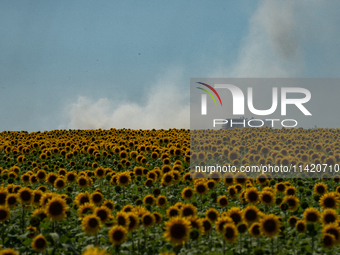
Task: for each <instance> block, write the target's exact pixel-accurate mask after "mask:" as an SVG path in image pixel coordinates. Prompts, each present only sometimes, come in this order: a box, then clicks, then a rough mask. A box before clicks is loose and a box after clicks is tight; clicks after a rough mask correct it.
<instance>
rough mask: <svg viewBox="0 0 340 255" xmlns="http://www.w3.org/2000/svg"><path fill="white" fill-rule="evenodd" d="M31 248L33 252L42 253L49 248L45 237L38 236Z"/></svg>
mask: <svg viewBox="0 0 340 255" xmlns="http://www.w3.org/2000/svg"><path fill="white" fill-rule="evenodd" d="M31 247H32V249H33V250H35V251H37V252H42V251H44V250H45V249H46V247H47V240H46V238H45V237H44V236H43V235H37V236H36V237H35V238H34V239H33V241H32V244H31Z"/></svg>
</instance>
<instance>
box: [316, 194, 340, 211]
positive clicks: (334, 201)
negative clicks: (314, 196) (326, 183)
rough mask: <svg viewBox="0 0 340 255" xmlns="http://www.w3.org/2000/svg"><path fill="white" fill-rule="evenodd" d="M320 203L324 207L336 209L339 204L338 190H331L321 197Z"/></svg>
mask: <svg viewBox="0 0 340 255" xmlns="http://www.w3.org/2000/svg"><path fill="white" fill-rule="evenodd" d="M319 203H320V206H321V208H322V209H327V208H331V209H336V208H337V207H338V205H339V198H338V196H337V195H336V192H329V193H326V194H324V195H323V196H322V197H321V198H320V202H319Z"/></svg>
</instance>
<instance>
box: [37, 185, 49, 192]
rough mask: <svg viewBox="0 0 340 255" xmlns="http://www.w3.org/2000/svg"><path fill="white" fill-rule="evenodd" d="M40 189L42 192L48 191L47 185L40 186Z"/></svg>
mask: <svg viewBox="0 0 340 255" xmlns="http://www.w3.org/2000/svg"><path fill="white" fill-rule="evenodd" d="M38 190H40V191H42V192H46V191H47V187H46V186H39V188H38Z"/></svg>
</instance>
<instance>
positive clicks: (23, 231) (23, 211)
mask: <svg viewBox="0 0 340 255" xmlns="http://www.w3.org/2000/svg"><path fill="white" fill-rule="evenodd" d="M21 216H22V234H24V233H25V207H24V205H22V215H21Z"/></svg>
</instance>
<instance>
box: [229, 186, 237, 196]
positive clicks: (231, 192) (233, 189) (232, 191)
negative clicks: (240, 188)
mask: <svg viewBox="0 0 340 255" xmlns="http://www.w3.org/2000/svg"><path fill="white" fill-rule="evenodd" d="M228 193H229V196H230V197H231V198H236V197H237V189H236V187H235V186H229V187H228Z"/></svg>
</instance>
